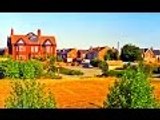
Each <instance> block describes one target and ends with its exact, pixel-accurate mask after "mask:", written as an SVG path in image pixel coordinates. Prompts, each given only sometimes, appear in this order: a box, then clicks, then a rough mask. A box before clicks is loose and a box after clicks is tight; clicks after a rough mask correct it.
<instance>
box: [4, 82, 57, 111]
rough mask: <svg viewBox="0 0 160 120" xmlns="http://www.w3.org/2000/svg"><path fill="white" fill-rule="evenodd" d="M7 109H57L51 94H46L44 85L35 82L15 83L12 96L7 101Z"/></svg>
mask: <svg viewBox="0 0 160 120" xmlns="http://www.w3.org/2000/svg"><path fill="white" fill-rule="evenodd" d="M5 107H6V108H55V107H56V103H55V100H54V98H53V95H52V94H51V92H49V93H47V94H46V92H44V85H41V84H40V83H38V82H36V81H34V80H24V81H14V82H13V83H12V91H11V92H10V96H9V97H8V98H7V99H6V100H5Z"/></svg>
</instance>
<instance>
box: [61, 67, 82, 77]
mask: <svg viewBox="0 0 160 120" xmlns="http://www.w3.org/2000/svg"><path fill="white" fill-rule="evenodd" d="M59 72H60V73H61V74H65V75H83V74H84V73H83V72H81V71H80V70H70V69H67V68H64V67H60V68H59Z"/></svg>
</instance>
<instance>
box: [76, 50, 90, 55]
mask: <svg viewBox="0 0 160 120" xmlns="http://www.w3.org/2000/svg"><path fill="white" fill-rule="evenodd" d="M88 51H89V50H78V52H80V53H82V54H86V53H87V52H88Z"/></svg>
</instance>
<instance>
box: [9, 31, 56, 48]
mask: <svg viewBox="0 0 160 120" xmlns="http://www.w3.org/2000/svg"><path fill="white" fill-rule="evenodd" d="M10 40H11V41H10V42H11V44H16V43H17V42H18V41H19V40H23V41H24V42H25V43H27V44H41V45H42V44H44V43H45V42H46V41H47V40H49V41H50V42H51V44H53V45H56V41H55V37H54V36H43V35H42V36H37V35H36V34H34V33H33V32H29V33H28V34H26V35H11V36H10Z"/></svg>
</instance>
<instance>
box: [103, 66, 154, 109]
mask: <svg viewBox="0 0 160 120" xmlns="http://www.w3.org/2000/svg"><path fill="white" fill-rule="evenodd" d="M104 107H105V108H155V107H157V101H156V100H155V97H154V93H153V87H151V86H150V81H149V79H148V78H147V76H146V74H145V73H144V71H143V69H142V68H140V67H138V69H137V70H135V69H131V68H128V69H127V70H126V71H125V72H124V75H123V76H122V78H121V79H120V80H119V81H116V82H115V84H114V86H113V87H111V88H110V93H109V94H108V96H107V100H106V101H105V102H104Z"/></svg>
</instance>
